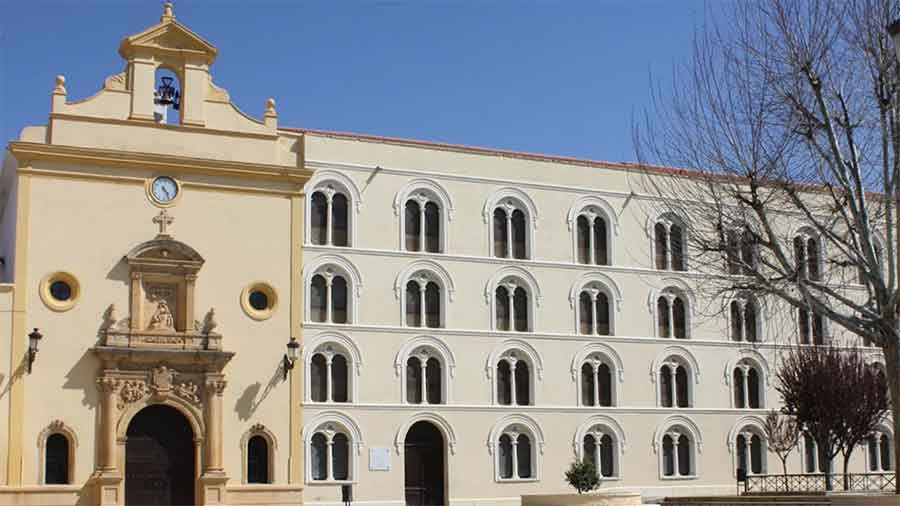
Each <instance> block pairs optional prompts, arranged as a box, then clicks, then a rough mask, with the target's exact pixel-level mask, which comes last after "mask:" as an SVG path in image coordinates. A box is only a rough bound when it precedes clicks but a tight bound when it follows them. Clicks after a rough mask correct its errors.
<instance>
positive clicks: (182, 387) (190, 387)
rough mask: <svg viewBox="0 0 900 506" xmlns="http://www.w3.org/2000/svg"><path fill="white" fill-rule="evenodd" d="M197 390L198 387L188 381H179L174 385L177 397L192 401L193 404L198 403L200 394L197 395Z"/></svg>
mask: <svg viewBox="0 0 900 506" xmlns="http://www.w3.org/2000/svg"><path fill="white" fill-rule="evenodd" d="M199 390H200V388H199V387H198V386H197V385H196V384H195V383H193V382H190V381H185V382H183V383H179V384H178V386H176V387H175V393H176V394H178V396H179V397H181V398H182V399H185V400H188V401H190V402H193V403H194V404H200V396H198V395H197V392H198V391H199Z"/></svg>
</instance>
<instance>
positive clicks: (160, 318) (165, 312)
mask: <svg viewBox="0 0 900 506" xmlns="http://www.w3.org/2000/svg"><path fill="white" fill-rule="evenodd" d="M147 329H148V330H175V318H174V317H173V316H172V311H170V310H169V303H168V302H166V301H165V299H161V300H159V301H158V302H157V303H156V313H154V314H153V317H152V318H150V326H149V327H147Z"/></svg>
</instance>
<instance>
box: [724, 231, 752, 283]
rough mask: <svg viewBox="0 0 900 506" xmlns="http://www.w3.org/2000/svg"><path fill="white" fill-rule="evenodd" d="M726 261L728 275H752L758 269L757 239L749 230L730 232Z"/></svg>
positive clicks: (727, 235)
mask: <svg viewBox="0 0 900 506" xmlns="http://www.w3.org/2000/svg"><path fill="white" fill-rule="evenodd" d="M726 241H727V242H726V246H725V260H726V262H725V263H726V266H727V270H728V274H732V275H738V274H740V275H745V276H747V275H751V274H753V272H754V270H755V269H756V257H757V252H756V249H757V248H756V239H755V238H754V236H753V233H752V232H750V231H749V230H744V231H743V232H741V231H739V230H729V231H728V233H727V234H726Z"/></svg>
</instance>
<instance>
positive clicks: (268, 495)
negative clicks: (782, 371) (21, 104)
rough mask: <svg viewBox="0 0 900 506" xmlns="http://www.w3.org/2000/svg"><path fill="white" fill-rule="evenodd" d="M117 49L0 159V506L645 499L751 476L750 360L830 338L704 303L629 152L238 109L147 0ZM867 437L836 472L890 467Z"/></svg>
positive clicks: (669, 224) (801, 451)
mask: <svg viewBox="0 0 900 506" xmlns="http://www.w3.org/2000/svg"><path fill="white" fill-rule="evenodd" d="M119 54H120V55H121V56H122V58H123V60H124V62H125V70H124V71H123V72H122V73H120V74H117V75H113V76H110V77H108V78H106V79H105V81H104V83H103V87H102V89H101V90H100V91H99V92H98V93H97V94H96V95H94V96H92V97H89V98H86V99H79V100H75V99H73V98H71V97H69V96H68V94H67V90H66V83H65V78H64V77H62V76H58V77H57V79H56V85H55V87H54V88H53V89H52V92H51V110H50V116H49V121H48V123H47V125H45V126H30V127H26V128H25V129H24V130H23V131H22V134H21V136H20V138H19V139H17V140H15V141H11V142H10V143H9V145H8V148H7V153H6V157H5V161H4V165H3V171H2V173H0V210H2V211H0V212H2V214H0V234H2V239H3V240H2V244H0V256H2V258H3V280H4V281H5V283H4V284H0V307H2V311H0V436H2V437H0V454H2V455H3V456H4V457H3V458H2V459H0V505H5V504H42V505H50V504H53V505H56V504H60V505H62V504H97V505H124V504H128V505H132V504H133V505H142V504H154V505H158V504H204V505H206V504H235V505H237V504H299V503H307V504H322V505H325V504H329V505H330V504H338V503H340V502H341V487H342V485H352V487H353V496H354V502H359V503H371V504H376V503H377V504H451V503H452V504H460V505H462V504H476V503H477V504H518V503H519V502H520V497H521V496H522V495H527V494H554V493H567V492H570V491H571V489H570V487H569V486H568V485H567V484H566V483H565V481H564V478H563V473H564V471H565V470H566V469H567V468H568V466H569V465H570V463H571V462H573V461H574V460H575V459H588V460H590V461H592V462H594V463H595V465H596V466H597V469H598V473H600V475H601V477H602V486H601V489H603V490H610V491H616V490H634V491H640V492H642V493H643V494H644V495H645V497H659V496H665V495H686V494H717V493H731V492H733V491H734V487H735V476H736V473H737V469H738V468H739V467H743V468H745V469H748V470H749V471H750V472H751V473H757V474H764V473H766V472H768V471H772V472H779V471H780V462H779V461H778V459H777V457H775V455H774V454H771V453H770V452H769V451H768V450H767V447H766V441H765V434H764V432H763V428H762V426H763V419H764V417H765V414H766V412H767V410H769V409H772V408H777V407H778V396H777V392H775V390H774V372H775V367H776V362H777V356H778V354H779V353H780V352H781V351H782V350H783V349H785V347H786V346H787V345H788V344H789V343H790V342H791V340H792V339H795V338H796V336H797V335H798V334H799V335H801V336H805V337H804V338H805V339H807V340H809V342H810V343H815V342H818V341H824V340H826V339H827V338H828V335H827V334H828V330H829V329H828V327H827V325H824V324H820V325H817V324H816V323H815V319H814V318H812V319H810V318H806V319H805V320H804V321H805V322H806V323H805V324H804V325H800V324H799V323H797V322H798V321H800V319H798V318H790V317H789V318H784V319H780V320H772V321H767V320H766V319H765V318H763V316H762V310H761V308H760V305H759V301H754V300H746V299H742V300H735V301H709V300H703V295H702V293H701V291H700V290H698V286H700V285H701V284H702V283H703V277H702V275H700V274H698V273H696V272H694V271H692V270H691V265H690V245H689V244H686V243H685V240H684V239H685V237H686V235H685V227H688V226H690V224H689V223H685V222H684V220H683V219H681V218H679V217H678V216H674V215H671V214H668V213H665V212H664V211H663V210H664V209H665V207H664V206H662V205H659V203H658V202H657V201H655V200H654V199H653V198H651V197H650V196H648V195H642V194H640V192H636V191H635V181H636V178H638V177H644V176H643V175H642V174H644V173H643V172H641V171H640V170H638V169H639V167H637V166H634V165H629V164H616V163H605V162H593V161H586V160H576V159H567V158H559V157H550V156H541V155H532V154H525V153H516V152H507V151H498V150H489V149H482V148H472V147H466V146H455V145H445V144H438V143H429V142H421V141H413V140H405V139H391V138H384V137H376V136H368V135H357V134H346V133H337V132H324V131H317V130H310V129H297V128H288V127H285V126H283V125H279V123H278V113H277V110H276V104H275V102H274V101H273V100H269V101H267V103H266V104H260V105H261V107H260V115H261V119H255V118H253V117H251V116H250V115H247V114H245V113H244V112H242V111H240V110H239V109H237V107H235V106H234V104H233V103H232V102H231V100H230V97H229V95H228V92H227V91H226V90H225V89H223V88H221V87H219V86H217V85H216V84H214V83H213V80H212V77H211V74H210V67H211V65H212V64H213V62H214V61H215V60H216V57H217V50H216V48H215V46H213V45H212V44H211V43H210V42H208V41H206V40H204V39H203V38H202V37H201V36H199V35H197V34H196V33H194V32H193V31H191V30H190V29H188V28H187V27H186V26H184V25H183V24H181V23H180V22H179V21H177V20H176V18H175V15H174V13H173V11H172V7H171V5H169V4H167V5H166V7H165V10H164V12H163V16H162V18H161V19H160V22H159V23H158V24H156V25H154V26H152V27H150V28H148V29H147V30H144V31H143V32H140V33H138V34H136V35H132V36H129V37H126V38H125V39H124V40H123V41H122V44H121V45H120V47H119ZM654 177H671V175H670V174H666V173H665V172H664V171H663V172H660V173H659V174H657V176H654ZM804 237H805V236H804ZM804 240H808V241H809V242H806V243H805V244H807V245H808V246H809V247H813V248H815V247H817V243H816V241H815V238H814V237H805V239H804ZM711 303H715V304H722V305H723V307H726V308H727V310H725V311H723V312H722V313H723V315H724V316H721V317H719V318H702V317H701V307H705V306H708V305H709V304H711ZM872 355H873V358H872V360H874V361H877V360H879V357H878V356H877V355H878V353H877V352H873V353H872ZM892 437H893V435H892V434H891V433H890V430H889V428H887V427H885V428H884V431H883V433H882V434H881V436H880V438H877V439H876V440H873V441H871V442H870V444H869V446H868V447H866V448H864V449H862V450H861V451H859V452H857V454H856V457H855V458H854V460H853V462H852V463H851V465H852V466H853V470H854V471H856V472H863V471H866V470H869V471H881V470H888V469H890V463H891V454H890V451H891V441H892ZM828 465H829V464H828V463H826V462H822V461H821V459H819V456H818V454H817V452H816V451H815V448H814V447H812V445H811V444H809V442H807V441H801V444H800V447H799V448H798V450H797V451H796V452H795V453H794V454H793V455H792V456H791V457H790V460H789V466H790V471H791V472H794V473H804V472H810V473H814V472H819V471H822V470H825V469H826V468H827V466H828ZM834 465H837V464H834Z"/></svg>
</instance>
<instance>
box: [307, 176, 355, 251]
mask: <svg viewBox="0 0 900 506" xmlns="http://www.w3.org/2000/svg"><path fill="white" fill-rule="evenodd" d="M309 208H310V209H309V210H310V216H309V221H310V242H312V243H313V244H315V245H322V246H350V199H349V197H348V196H347V193H346V192H344V191H341V190H340V189H339V188H338V187H336V186H335V185H334V184H325V185H324V186H323V187H321V188H317V189H316V190H315V191H313V192H312V194H311V195H310V196H309Z"/></svg>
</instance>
